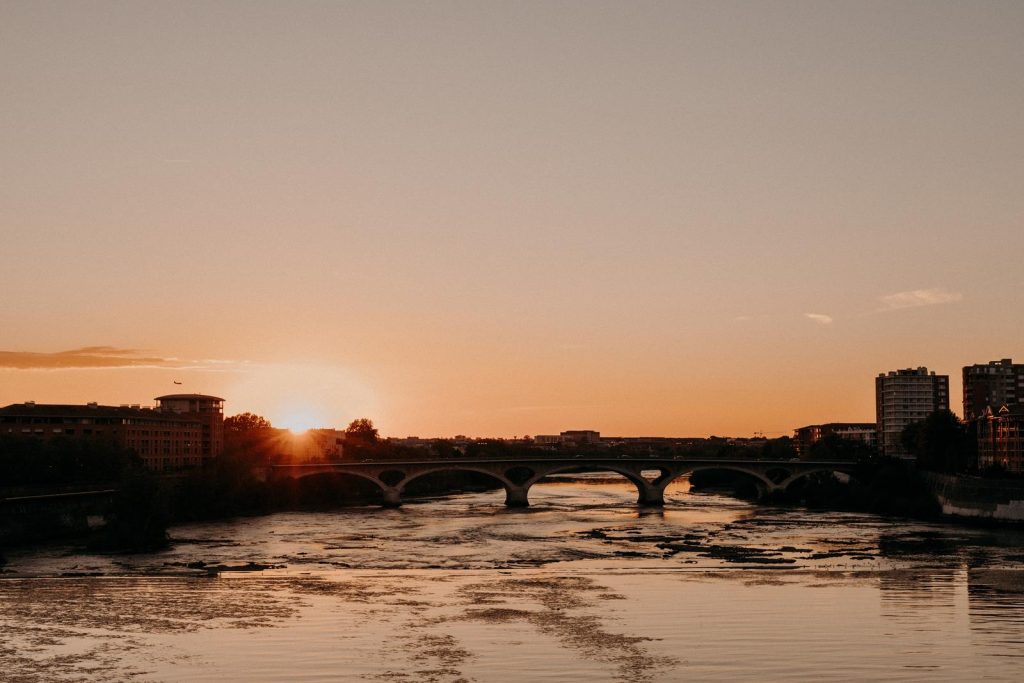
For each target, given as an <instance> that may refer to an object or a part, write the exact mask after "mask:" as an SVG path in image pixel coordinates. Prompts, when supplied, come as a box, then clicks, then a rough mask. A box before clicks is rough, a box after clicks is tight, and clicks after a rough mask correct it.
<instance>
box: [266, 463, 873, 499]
mask: <svg viewBox="0 0 1024 683" xmlns="http://www.w3.org/2000/svg"><path fill="white" fill-rule="evenodd" d="M854 467H855V464H854V463H853V462H851V461H818V462H813V461H803V460H799V461H798V460H721V459H708V460H689V459H687V460H684V459H666V458H600V457H598V458H592V457H575V458H536V459H533V458H531V459H526V458H520V459H514V460H511V459H510V460H419V461H410V462H387V461H374V462H335V463H316V464H304V465H271V466H269V467H268V468H267V476H268V478H269V479H271V480H274V479H277V480H280V479H288V478H291V479H300V478H302V477H308V476H312V475H315V474H325V473H328V474H345V475H349V476H355V477H361V478H363V479H366V480H368V481H370V482H373V484H375V485H376V486H377V487H378V488H379V489H380V490H381V491H382V492H383V495H384V505H385V506H386V507H397V506H399V505H401V504H402V492H403V491H404V490H405V487H406V486H408V485H409V483H410V482H413V481H415V480H416V479H419V478H420V477H425V476H427V475H429V474H434V473H437V472H477V473H479V474H484V475H487V476H489V477H490V478H492V479H494V480H495V482H496V483H499V484H501V486H503V487H504V489H505V505H507V506H509V507H526V506H528V505H529V504H530V501H529V493H530V487H531V486H533V485H534V484H536V483H537V482H539V481H540V480H541V479H544V478H545V477H548V476H550V475H553V474H560V473H578V472H614V473H617V474H621V475H622V476H623V477H625V478H626V479H628V480H629V481H630V482H632V483H633V485H634V486H636V489H637V494H638V496H637V504H638V505H645V506H661V505H664V504H665V487H666V486H668V485H669V483H670V482H672V481H674V480H675V479H678V478H679V477H682V476H686V475H689V474H693V473H694V472H700V471H702V470H725V471H731V472H739V473H742V474H745V475H747V476H749V477H752V478H753V481H754V482H755V483H756V484H757V487H758V491H759V493H760V494H761V495H762V496H763V495H765V494H768V493H772V492H775V491H784V490H785V489H786V488H787V487H788V486H789V485H790V484H792V483H793V482H794V481H796V480H798V479H801V478H803V477H806V476H808V475H811V474H815V473H817V472H842V473H844V474H852V473H853V471H854Z"/></svg>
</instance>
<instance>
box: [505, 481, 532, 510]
mask: <svg viewBox="0 0 1024 683" xmlns="http://www.w3.org/2000/svg"><path fill="white" fill-rule="evenodd" d="M529 493H530V487H529V486H506V487H505V506H506V507H510V508H525V507H529V506H530V499H529Z"/></svg>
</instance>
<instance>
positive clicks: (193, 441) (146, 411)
mask: <svg viewBox="0 0 1024 683" xmlns="http://www.w3.org/2000/svg"><path fill="white" fill-rule="evenodd" d="M190 396H192V397H195V399H194V401H193V402H189V401H186V402H185V403H184V404H183V403H181V402H176V401H174V400H170V401H166V402H161V403H160V404H159V405H158V406H157V407H155V408H149V407H146V408H143V407H142V406H140V405H138V404H135V405H122V406H102V405H99V404H98V403H87V404H85V405H65V404H37V403H35V402H34V401H26V402H25V403H16V404H12V405H9V406H6V407H4V408H0V433H3V434H18V435H21V436H31V437H32V438H36V439H52V438H55V437H63V438H71V439H96V440H102V439H109V440H110V441H112V442H113V443H115V444H116V445H118V446H121V447H122V448H130V449H132V450H134V451H135V453H136V454H138V456H139V457H140V458H142V461H143V463H144V464H145V465H146V467H148V468H149V469H151V470H155V471H160V472H163V471H170V470H177V469H184V468H188V467H196V466H198V465H201V464H202V463H203V462H204V461H206V460H208V459H210V458H215V457H217V456H219V455H220V454H221V453H222V452H223V449H224V416H223V402H224V399H220V398H216V397H214V396H200V395H198V394H191V395H190ZM162 398H165V399H170V398H172V397H162ZM158 400H159V399H158ZM193 408H194V411H193V410H192V409H193Z"/></svg>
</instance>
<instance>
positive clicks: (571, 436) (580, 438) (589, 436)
mask: <svg viewBox="0 0 1024 683" xmlns="http://www.w3.org/2000/svg"><path fill="white" fill-rule="evenodd" d="M561 437H562V441H563V442H565V443H571V444H575V445H577V446H581V445H583V444H587V445H594V444H599V443H601V432H595V431H593V430H592V429H571V430H569V431H566V432H562V433H561Z"/></svg>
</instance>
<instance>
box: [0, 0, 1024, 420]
mask: <svg viewBox="0 0 1024 683" xmlns="http://www.w3.org/2000/svg"><path fill="white" fill-rule="evenodd" d="M632 5H633V4H632V3H610V4H601V7H602V9H601V10H600V11H594V12H588V11H585V10H584V9H583V8H576V9H570V8H568V7H563V6H562V5H561V4H560V3H556V4H544V3H541V4H536V3H523V4H522V5H520V4H518V3H506V4H500V5H495V6H489V7H490V9H488V10H486V11H485V10H484V9H483V8H480V9H479V11H475V10H474V11H466V12H455V11H454V10H453V9H452V8H451V7H449V6H448V5H446V4H445V3H438V4H437V5H435V4H434V3H422V4H420V3H409V4H403V5H401V10H398V9H397V8H396V7H397V6H394V5H391V4H389V3H337V4H335V3H325V4H303V5H302V7H303V9H302V10H299V11H295V12H294V13H286V14H288V19H287V22H288V26H289V29H288V30H287V31H284V32H281V31H280V30H279V27H280V26H281V21H282V14H281V12H283V10H281V11H280V12H279V11H277V10H272V9H270V8H269V6H266V5H258V6H253V7H249V6H245V7H246V9H245V10H244V11H241V10H240V11H238V12H234V11H230V10H228V9H226V8H227V7H228V6H233V4H232V3H230V2H229V3H226V5H224V8H221V9H218V7H217V6H203V5H197V6H194V7H192V8H191V9H190V11H189V12H187V13H185V14H182V13H181V12H180V11H179V10H178V9H177V8H175V7H174V6H171V5H161V4H138V5H134V4H133V5H131V6H128V7H123V6H114V5H103V8H102V9H98V8H95V7H92V6H91V5H83V4H76V3H65V4H62V5H60V6H59V7H58V6H55V5H49V4H46V3H15V4H13V5H11V6H8V7H7V8H5V10H4V21H3V22H2V24H3V26H4V34H3V35H4V40H2V41H0V71H2V72H3V75H4V84H5V88H4V90H5V94H6V97H5V118H4V120H5V124H4V125H5V126H6V130H7V131H8V135H7V136H6V137H5V138H4V140H5V142H4V154H3V155H2V159H3V161H0V163H2V164H3V165H4V168H5V170H6V171H7V173H5V178H7V179H8V180H7V183H6V185H5V190H4V195H3V199H0V202H3V204H4V209H5V210H4V212H3V216H4V219H3V220H4V223H5V224H4V232H3V234H4V246H5V252H6V253H8V254H11V255H14V254H19V255H22V256H21V257H18V258H14V257H13V256H12V257H11V258H10V259H8V262H7V263H5V264H4V267H3V269H2V272H0V283H2V286H3V291H4V305H3V306H2V307H0V330H2V335H0V403H10V402H17V401H25V400H31V399H35V400H38V401H64V402H74V403H81V402H85V401H93V400H97V401H104V402H107V403H112V404H120V403H147V402H149V401H150V400H151V398H152V397H153V396H157V395H159V394H161V393H165V392H166V391H169V390H179V389H180V390H184V391H200V392H209V393H213V394H216V395H220V396H223V397H225V399H226V410H227V411H228V413H238V412H242V411H252V412H256V413H259V414H261V415H265V416H268V418H269V419H271V420H272V421H273V422H274V423H275V424H281V425H285V424H288V425H290V426H292V427H294V428H296V429H301V428H303V427H308V426H310V425H312V424H313V423H314V422H315V423H316V425H317V426H325V425H331V426H344V425H345V424H347V422H348V421H350V420H352V419H354V418H357V417H360V416H370V417H373V418H374V420H375V422H376V423H377V424H378V425H379V426H380V428H381V430H382V432H383V433H385V434H394V435H406V434H421V435H423V434H430V435H438V436H444V435H449V436H451V435H455V434H460V433H465V434H471V435H479V436H485V435H492V436H511V435H514V434H520V435H521V434H536V433H551V432H554V431H557V430H559V429H565V428H568V427H570V426H573V425H575V426H582V427H587V428H595V429H600V430H601V431H602V432H603V433H608V434H622V435H643V434H673V435H694V436H699V435H708V434H751V433H753V432H764V433H766V434H781V433H789V431H790V430H792V429H793V427H795V426H797V425H798V424H801V423H815V422H825V421H830V420H840V421H860V420H865V419H868V420H870V419H872V417H873V412H874V387H873V383H872V378H873V377H874V376H875V375H876V374H877V373H878V372H883V371H887V370H890V369H893V368H901V367H908V366H913V367H916V366H919V365H926V366H928V367H929V368H933V369H935V370H937V371H939V372H942V373H947V374H950V375H951V377H952V383H951V386H950V391H951V394H952V395H953V396H956V395H957V394H958V392H959V391H960V386H959V379H958V374H957V373H958V370H959V368H960V367H962V366H963V365H965V364H970V363H974V362H985V361H987V360H989V359H992V358H1003V357H1024V351H1021V349H1020V348H1015V347H1014V344H1015V343H1017V341H1016V340H1020V339H1022V338H1024V316H1022V315H1021V310H1022V308H1021V306H1020V301H1021V296H1022V292H1024V280H1022V277H1021V276H1020V274H1019V272H1020V268H1019V254H1020V253H1021V252H1022V251H1024V230H1021V226H1020V217H1021V216H1022V215H1024V203H1022V202H1024V199H1022V194H1021V193H1020V192H1019V188H1020V187H1021V185H1022V183H1024V178H1022V171H1021V166H1020V163H1019V159H1020V158H1021V156H1022V155H1024V143H1022V138H1021V136H1020V134H1019V133H1020V125H1021V124H1020V122H1021V120H1024V101H1022V99H1021V95H1020V93H1021V89H1020V87H1019V74H1020V73H1021V72H1022V70H1024V57H1022V52H1021V50H1020V40H1019V39H1018V38H1019V37H1018V36H1017V35H1015V33H1014V31H1013V29H1012V28H1011V27H1019V26H1020V25H1021V22H1022V21H1024V17H1022V16H1021V10H1020V8H1019V7H1016V6H1013V5H1012V4H1008V5H1003V6H1001V7H1000V9H998V11H997V10H996V9H995V8H994V7H990V10H991V11H988V12H982V13H978V14H977V15H973V14H972V15H971V19H970V20H969V21H968V20H965V18H964V16H963V15H964V14H965V13H966V14H971V11H970V10H969V9H968V8H967V7H965V6H959V5H956V4H950V5H942V4H941V3H940V6H929V19H928V20H927V21H922V17H921V15H920V13H919V12H918V11H917V10H915V9H914V8H913V7H912V6H911V5H910V4H899V3H897V4H881V5H872V7H873V8H874V9H872V10H871V11H867V10H865V9H863V8H861V7H859V5H858V4H857V3H850V4H845V5H842V4H841V5H840V6H832V4H831V3H828V4H823V5H820V6H819V5H816V4H814V3H807V4H806V5H799V4H796V5H790V4H786V3H783V6H780V7H774V5H773V6H768V5H765V6H762V5H761V4H758V3H753V4H745V5H739V6H737V5H733V4H731V3H727V2H726V3H710V4H705V5H701V6H700V7H699V8H698V7H688V6H687V4H686V3H678V4H676V3H669V4H667V5H649V6H648V5H645V7H647V8H648V9H645V10H643V11H640V10H637V9H635V8H634V7H633V6H632ZM115 7H116V9H115ZM446 8H447V9H446ZM455 15H458V16H457V18H456V16H455ZM115 17H116V19H115ZM367 26H373V27H376V28H374V30H371V31H367V30H366V28H365V27H367ZM112 27H116V31H117V32H118V35H120V36H124V39H123V40H121V39H117V40H113V39H111V37H110V32H111V31H112V30H114V29H113V28H112ZM168 31H170V33H168ZM253 36H260V37H269V36H273V38H272V39H271V38H268V39H266V40H263V39H262V38H260V39H259V40H255V39H254V38H253ZM287 36H302V39H301V45H302V49H301V50H296V49H295V48H294V45H293V44H292V43H291V42H290V41H289V40H288V39H287ZM83 46H88V49H85V47H83ZM965 54H970V55H971V56H972V57H971V59H970V60H965V59H964V58H963V56H964V55H965ZM467 55H472V58H470V59H467ZM281 93H288V95H287V96H282V95H281ZM467 93H473V96H472V98H471V102H472V104H469V100H467V99H466V96H467ZM951 93H956V96H955V97H951V95H950V94H951ZM979 234H984V236H985V241H986V244H997V245H999V247H998V248H993V249H987V250H986V251H985V254H984V257H983V258H981V257H978V258H966V255H967V251H968V247H969V245H970V244H971V242H970V240H971V239H972V236H976V235H979ZM29 255H31V257H29ZM42 272H45V273H46V276H45V277H40V274H41V273H42ZM968 331H969V335H970V343H969V344H968V343H967V342H966V340H965V335H967V334H968ZM174 382H181V383H182V384H181V385H178V384H173V383H174ZM296 412H298V413H299V415H294V414H293V413H296Z"/></svg>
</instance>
